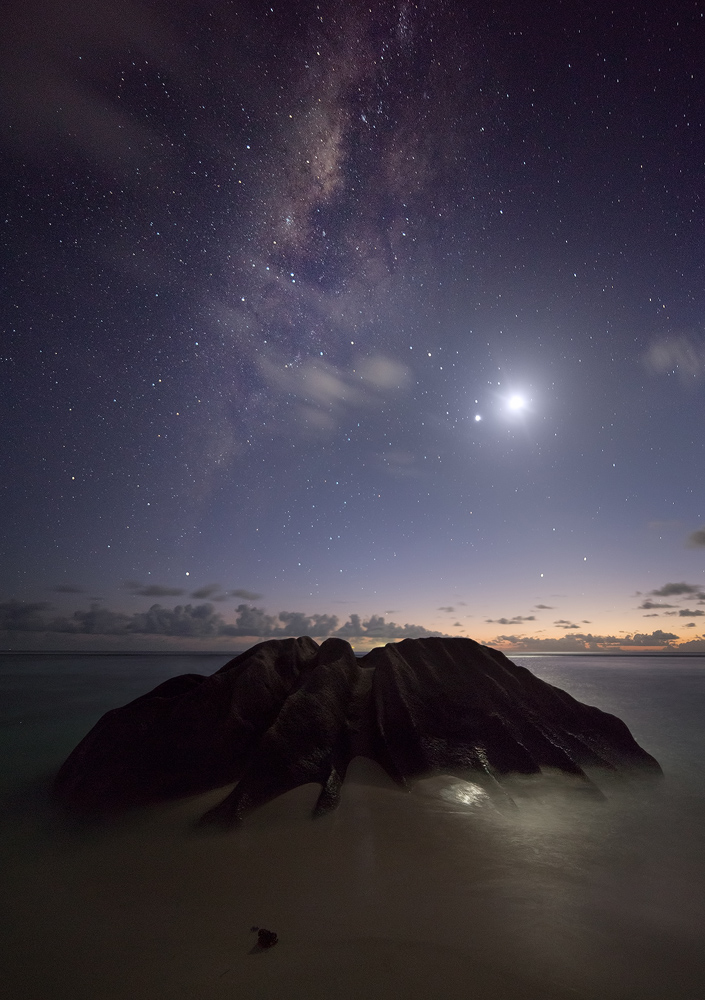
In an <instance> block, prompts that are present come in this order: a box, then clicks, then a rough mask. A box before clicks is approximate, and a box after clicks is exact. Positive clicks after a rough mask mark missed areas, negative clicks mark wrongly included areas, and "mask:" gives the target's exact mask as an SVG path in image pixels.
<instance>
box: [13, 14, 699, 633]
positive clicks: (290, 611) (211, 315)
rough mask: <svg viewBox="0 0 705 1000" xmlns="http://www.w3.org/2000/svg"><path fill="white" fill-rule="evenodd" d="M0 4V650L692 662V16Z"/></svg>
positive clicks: (695, 59)
mask: <svg viewBox="0 0 705 1000" xmlns="http://www.w3.org/2000/svg"><path fill="white" fill-rule="evenodd" d="M6 10H7V13H6V14H5V15H4V28H3V31H2V40H1V42H0V46H1V48H2V51H0V65H1V66H2V67H3V69H2V72H3V79H2V92H1V95H0V97H1V106H2V111H1V112H0V113H1V116H2V117H1V120H0V126H1V128H2V143H3V156H2V168H1V169H2V189H3V194H4V197H3V215H2V222H3V230H2V231H3V247H4V249H5V254H4V261H5V264H4V274H3V279H2V362H3V366H2V371H3V390H2V419H3V429H4V432H3V442H4V447H3V453H4V456H5V461H4V463H3V464H4V471H3V474H2V478H1V482H0V485H1V486H2V494H1V495H2V509H3V517H2V550H1V551H2V566H3V573H2V593H1V595H0V596H1V600H2V616H3V617H4V621H3V620H2V619H0V628H2V627H3V626H4V629H5V631H3V632H2V645H3V646H4V648H35V649H37V648H57V649H58V648H70V647H71V646H73V648H83V647H84V646H85V647H89V646H91V645H92V647H93V648H122V647H124V648H126V649H127V648H134V649H137V648H143V649H148V648H156V646H157V645H158V644H159V643H162V644H166V645H170V647H171V648H178V647H179V646H183V647H184V648H185V647H187V646H190V647H192V648H196V647H197V648H204V649H205V648H213V649H226V648H228V649H230V648H233V649H235V648H238V647H239V646H242V645H243V644H246V643H247V642H254V641H257V638H258V637H267V636H272V635H275V636H276V635H291V634H303V633H306V632H308V633H309V634H312V635H316V636H324V635H327V634H333V633H334V632H337V633H338V634H341V635H345V636H347V637H349V638H351V640H352V641H353V643H354V644H355V645H356V646H357V647H358V648H367V647H369V645H371V644H379V643H380V642H384V641H387V640H388V639H393V638H398V637H401V636H404V635H411V636H417V635H423V634H426V630H430V631H434V632H440V633H443V634H450V635H468V636H471V637H473V638H475V639H478V640H480V641H482V642H489V643H491V644H496V645H502V646H504V647H506V648H510V649H512V648H513V649H567V650H570V649H584V648H586V647H589V648H605V649H618V648H619V647H620V646H635V647H638V648H644V647H649V646H657V647H661V646H664V645H667V646H671V645H677V644H679V643H690V645H687V646H686V647H685V648H686V649H703V650H705V638H703V636H704V635H705V491H704V487H705V483H704V479H705V337H704V335H703V314H704V309H705V267H704V263H705V201H704V198H705V128H704V127H703V120H704V113H705V77H704V75H703V72H704V70H703V66H704V63H703V52H705V16H704V13H705V8H704V7H703V4H701V3H697V2H691V3H673V4H653V3H652V4H645V3H644V4H641V5H630V4H620V5H615V10H614V11H610V10H609V8H608V6H606V5H604V4H590V3H587V4H575V3H569V2H565V3H560V2H555V0H548V2H546V3H541V4H539V5H529V4H519V3H516V4H514V3H510V2H506V3H495V4H492V5H489V6H487V5H484V4H482V5H481V4H465V3H451V2H442V0H427V2H418V3H411V2H400V3H394V2H391V0H390V2H379V0H366V2H365V3H360V2H358V0H346V2H344V3H342V2H329V0H319V2H318V3H314V2H293V0H291V2H290V0H287V2H277V3H274V2H273V0H269V2H266V3H260V2H255V0H236V2H234V3H213V4H207V3H197V2H193V0H181V2H179V0H176V2H172V0H170V2H169V3H166V2H151V3H140V2H128V0H116V2H115V3H112V4H109V5H107V6H105V5H103V6H102V7H100V8H98V7H96V5H95V4H88V3H86V2H85V0H69V2H68V3H62V4H58V3H56V2H53V3H52V2H46V3H38V4H32V5H27V4H26V3H19V2H17V0H13V2H12V3H11V4H10V6H9V8H6ZM155 605H157V607H154V606H155ZM150 609H151V610H150ZM390 623H396V624H390Z"/></svg>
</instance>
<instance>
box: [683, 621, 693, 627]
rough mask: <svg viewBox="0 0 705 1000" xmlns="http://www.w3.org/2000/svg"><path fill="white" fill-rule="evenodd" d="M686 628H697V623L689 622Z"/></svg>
mask: <svg viewBox="0 0 705 1000" xmlns="http://www.w3.org/2000/svg"><path fill="white" fill-rule="evenodd" d="M685 628H695V622H688V624H687V625H686V626H685Z"/></svg>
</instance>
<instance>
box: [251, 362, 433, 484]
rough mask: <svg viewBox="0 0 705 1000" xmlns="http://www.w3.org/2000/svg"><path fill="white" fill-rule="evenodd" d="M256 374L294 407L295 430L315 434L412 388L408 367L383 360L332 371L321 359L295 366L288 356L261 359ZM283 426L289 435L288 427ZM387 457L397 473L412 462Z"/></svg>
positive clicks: (396, 456)
mask: <svg viewBox="0 0 705 1000" xmlns="http://www.w3.org/2000/svg"><path fill="white" fill-rule="evenodd" d="M258 368H259V373H260V376H261V377H262V378H263V380H264V381H265V383H266V384H267V386H268V387H269V389H270V391H274V390H279V392H280V393H281V394H282V397H283V398H285V399H286V400H287V401H296V406H297V411H298V417H299V425H300V426H301V427H302V428H305V427H307V428H308V429H309V430H310V431H312V432H315V433H319V432H321V431H324V432H330V431H333V430H334V429H335V428H336V427H337V426H338V424H339V422H340V420H341V419H342V418H343V416H344V415H345V414H346V413H350V412H352V411H362V410H365V411H367V410H370V409H372V408H375V407H376V408H379V407H381V406H383V405H384V404H385V403H386V402H388V401H389V399H390V396H394V395H397V394H398V393H400V392H404V391H405V390H406V389H407V388H408V386H409V385H410V383H411V372H410V371H409V369H408V368H407V367H406V365H403V364H401V363H400V362H397V361H393V360H392V359H391V358H387V357H383V356H381V355H378V356H376V357H372V358H364V359H361V360H358V361H357V362H355V361H351V362H350V364H349V366H347V365H346V366H342V365H339V366H336V365H334V364H332V363H331V362H330V361H328V360H326V359H324V358H322V357H317V358H316V357H313V358H307V359H305V360H300V361H296V362H294V361H291V352H290V351H289V352H288V353H286V354H285V355H282V356H281V357H276V358H275V357H274V355H273V354H272V355H271V356H268V357H264V356H263V357H260V358H259V359H258ZM287 426H288V429H289V430H291V421H289V423H288V425H287ZM389 457H390V460H392V459H393V464H394V465H395V466H399V467H405V466H408V465H409V464H413V461H414V456H413V455H411V454H410V453H406V452H404V453H402V452H395V453H390V456H389Z"/></svg>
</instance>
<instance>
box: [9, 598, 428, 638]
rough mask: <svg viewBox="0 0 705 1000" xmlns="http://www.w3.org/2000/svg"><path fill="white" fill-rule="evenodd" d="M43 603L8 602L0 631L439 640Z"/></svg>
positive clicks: (349, 624) (375, 621) (382, 627)
mask: <svg viewBox="0 0 705 1000" xmlns="http://www.w3.org/2000/svg"><path fill="white" fill-rule="evenodd" d="M49 608H50V606H49V605H48V604H45V603H36V604H25V603H24V602H22V601H7V602H5V603H3V604H0V631H7V632H60V633H68V634H73V635H112V636H115V635H118V636H127V635H162V636H180V637H189V638H210V637H216V636H232V637H245V636H249V637H254V638H259V639H270V638H283V637H285V636H292V635H310V636H313V637H314V638H319V639H321V638H326V637H327V636H332V635H335V636H339V637H341V638H344V639H361V638H375V639H404V638H410V639H415V638H419V637H421V636H429V635H444V633H443V632H434V631H431V630H429V629H426V628H424V627H423V625H411V624H406V625H397V624H396V622H387V621H385V619H384V617H383V616H382V615H371V616H370V617H369V618H367V619H366V620H363V619H362V618H361V617H360V615H355V614H351V615H350V617H349V619H348V620H347V621H346V622H345V623H344V624H343V625H341V626H340V627H339V624H340V622H339V619H338V618H337V616H336V615H326V614H314V615H306V614H304V613H303V612H301V611H280V612H279V614H278V615H269V614H267V613H266V611H265V610H264V609H263V608H257V607H254V606H252V605H249V604H240V605H238V607H237V608H236V609H235V613H236V618H235V621H234V623H232V624H230V623H228V622H226V621H225V619H224V618H223V616H222V615H221V614H220V613H218V612H217V611H216V610H215V607H214V606H213V604H210V603H207V602H206V603H204V604H195V605H194V604H179V605H177V606H176V607H175V608H165V607H162V605H161V604H153V605H152V606H151V608H149V610H148V611H138V612H135V613H134V614H131V615H128V614H123V613H121V612H118V611H110V610H109V609H108V608H104V607H102V606H101V605H100V604H97V603H95V604H91V606H90V608H89V609H88V610H87V611H74V612H73V614H72V615H70V616H58V617H53V618H52V617H50V615H49Z"/></svg>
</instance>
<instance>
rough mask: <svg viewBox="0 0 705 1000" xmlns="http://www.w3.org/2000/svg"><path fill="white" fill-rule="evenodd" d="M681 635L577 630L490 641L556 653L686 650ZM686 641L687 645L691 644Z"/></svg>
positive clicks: (524, 648) (506, 637)
mask: <svg viewBox="0 0 705 1000" xmlns="http://www.w3.org/2000/svg"><path fill="white" fill-rule="evenodd" d="M678 638H679V637H678V636H677V635H676V634H675V633H674V632H664V631H662V630H661V629H660V628H659V629H656V631H655V632H649V633H645V632H635V633H634V634H633V635H621V636H619V635H592V634H591V633H589V632H588V633H582V632H575V633H573V634H571V635H565V636H561V637H560V638H558V639H536V638H532V637H531V636H526V635H498V636H495V638H494V639H492V640H491V641H490V642H489V645H490V646H511V648H512V650H513V651H514V652H527V653H528V652H531V653H534V652H542V651H546V652H553V653H585V652H595V653H605V652H609V651H610V650H614V651H617V650H620V649H623V648H625V647H628V646H632V647H634V648H639V647H645V646H648V647H652V648H653V647H658V648H661V649H683V648H685V647H684V645H679V646H675V645H674V643H676V642H677V641H678ZM690 645H691V644H690V643H686V644H685V646H690Z"/></svg>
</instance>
